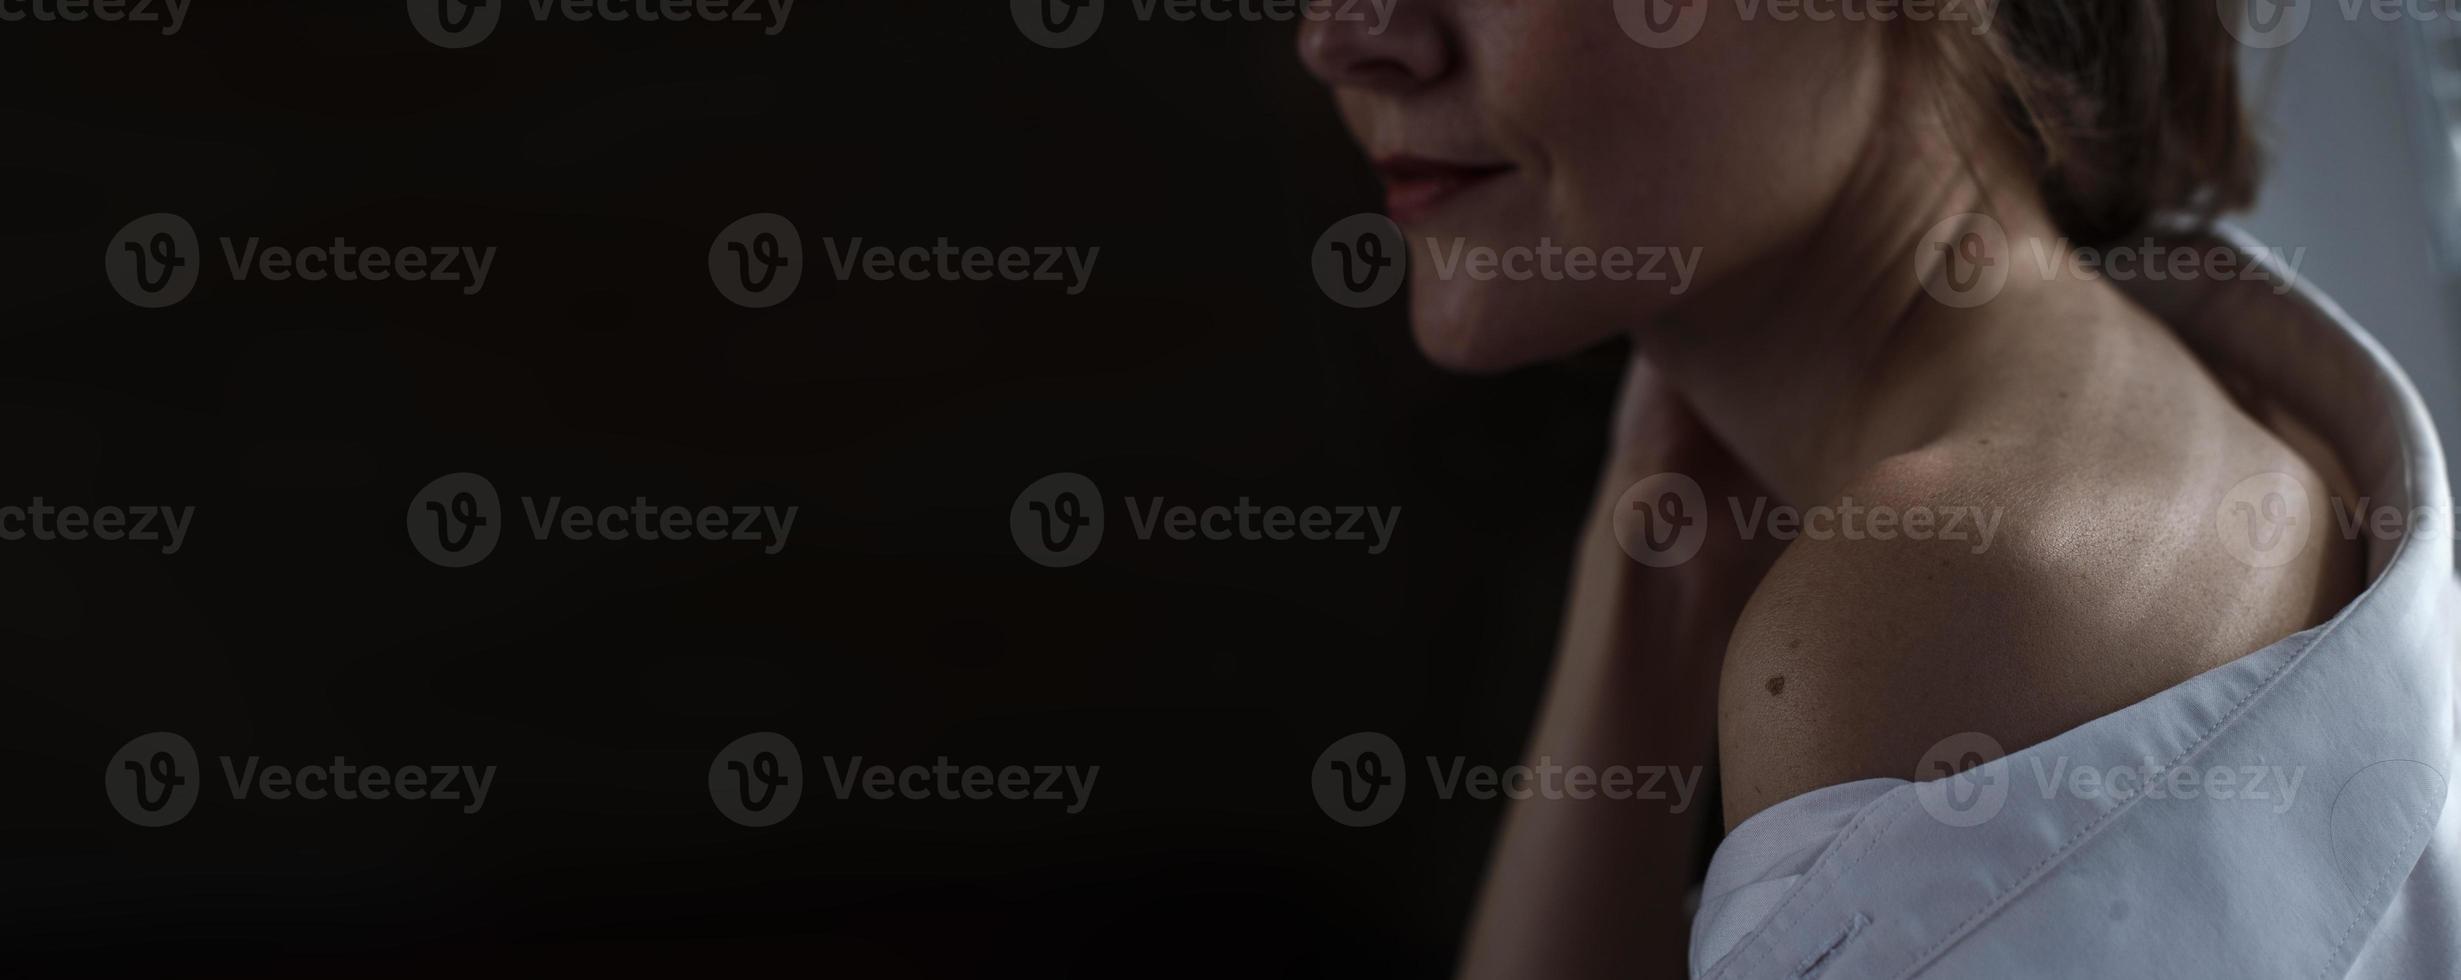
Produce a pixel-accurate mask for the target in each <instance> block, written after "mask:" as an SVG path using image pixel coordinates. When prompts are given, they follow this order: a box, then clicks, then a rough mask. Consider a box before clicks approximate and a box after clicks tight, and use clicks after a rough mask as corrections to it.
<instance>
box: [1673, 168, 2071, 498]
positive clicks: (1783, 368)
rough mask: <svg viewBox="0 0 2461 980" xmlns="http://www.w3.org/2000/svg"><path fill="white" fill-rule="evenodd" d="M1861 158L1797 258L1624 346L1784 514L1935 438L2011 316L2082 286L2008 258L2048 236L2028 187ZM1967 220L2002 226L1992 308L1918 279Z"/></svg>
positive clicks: (1772, 263)
mask: <svg viewBox="0 0 2461 980" xmlns="http://www.w3.org/2000/svg"><path fill="white" fill-rule="evenodd" d="M1866 158H1867V159H1868V160H1870V161H1872V162H1871V163H1868V164H1866V165H1865V166H1864V167H1862V168H1860V169H1859V170H1858V171H1857V172H1856V173H1855V174H1854V175H1853V176H1852V177H1851V178H1850V179H1849V181H1848V182H1847V185H1846V189H1845V191H1844V192H1843V193H1842V194H1841V195H1840V196H1839V199H1838V204H1837V205H1836V206H1834V207H1833V208H1832V209H1831V210H1830V212H1829V214H1828V215H1827V216H1826V217H1825V218H1824V219H1823V220H1822V221H1821V222H1820V223H1819V224H1818V225H1817V226H1816V227H1815V228H1814V230H1813V231H1812V232H1811V233H1810V234H1809V235H1807V236H1804V237H1803V238H1802V239H1801V241H1800V244H1799V245H1798V246H1797V247H1795V248H1792V249H1788V250H1785V251H1784V252H1783V253H1782V254H1780V255H1778V256H1776V257H1774V258H1772V259H1770V260H1769V261H1766V262H1764V263H1762V265H1761V267H1758V268H1752V269H1746V270H1743V271H1742V272H1741V273H1740V274H1738V275H1733V276H1730V277H1727V280H1726V282H1725V283H1723V284H1722V285H1720V286H1719V287H1717V288H1715V289H1712V290H1709V291H1705V292H1704V293H1702V294H1701V295H1699V296H1697V297H1695V298H1694V300H1693V301H1691V302H1689V303H1687V304H1686V305H1685V306H1684V307H1683V308H1682V309H1681V310H1679V311H1677V312H1675V313H1673V314H1671V315H1670V316H1669V317H1667V318H1665V319H1664V320H1662V321H1660V322H1656V323H1652V324H1650V325H1649V326H1648V328H1646V329H1645V330H1642V331H1640V332H1639V333H1638V334H1636V337H1635V343H1634V356H1636V357H1640V358H1644V359H1646V360H1647V361H1649V362H1650V365H1651V366H1652V367H1654V368H1656V369H1657V372H1658V373H1659V374H1660V375H1662V376H1663V377H1666V378H1667V379H1669V381H1670V382H1671V383H1672V384H1673V386H1674V387H1675V389H1676V390H1677V391H1678V392H1680V393H1681V394H1682V395H1683V397H1684V399H1685V401H1686V402H1687V403H1689V405H1690V406H1691V408H1692V410H1693V412H1694V413H1695V414H1696V415H1698V416H1699V417H1700V419H1701V421H1702V423H1703V424H1704V425H1705V426H1706V427H1707V428H1708V429H1709V431H1710V432H1711V433H1712V434H1714V435H1716V436H1717V437H1718V438H1719V440H1720V441H1722V442H1724V443H1725V444H1726V446H1727V448H1728V449H1729V450H1730V451H1731V452H1732V453H1733V454H1734V455H1735V457H1736V458H1737V459H1738V460H1740V461H1741V462H1742V463H1743V464H1744V465H1745V466H1746V467H1747V468H1748V469H1750V471H1751V472H1752V473H1753V474H1754V475H1755V476H1757V477H1759V478H1760V480H1761V481H1762V483H1763V484H1764V485H1766V486H1768V487H1769V488H1770V489H1771V490H1772V491H1775V492H1776V493H1777V494H1778V495H1779V496H1780V497H1781V498H1783V499H1785V500H1786V501H1789V502H1792V503H1797V504H1808V503H1812V502H1816V501H1820V500H1825V499H1830V498H1832V497H1834V496H1836V495H1837V493H1838V491H1839V489H1840V488H1841V487H1843V486H1844V485H1845V484H1846V482H1847V481H1848V480H1850V479H1852V478H1853V477H1854V475H1855V474H1857V473H1860V472H1863V471H1864V470H1865V469H1866V468H1868V467H1869V466H1870V465H1871V464H1873V463H1874V462H1877V461H1878V460H1880V459H1882V458H1885V457H1887V456H1890V455H1893V454H1895V453H1898V452H1903V451H1905V450H1907V449H1911V448H1913V447H1915V446H1917V445H1920V444H1921V443H1922V441H1923V440H1924V439H1926V438H1929V437H1931V436H1934V435H1936V434H1937V433H1938V432H1939V431H1940V430H1941V428H1942V427H1943V426H1945V425H1946V424H1947V419H1948V416H1949V414H1950V413H1951V412H1952V411H1953V410H1954V409H1955V408H1956V407H1957V406H1958V405H1960V404H1961V403H1963V402H1964V401H1966V399H1967V397H1968V396H1969V395H1970V394H1972V393H1974V392H1975V390H1976V387H1975V386H1976V385H1977V384H1978V382H1980V380H1981V379H1982V378H1983V372H1982V371H1981V370H1979V368H1981V367H1982V366H1986V365H1987V364H1988V363H1989V362H1988V361H1985V360H1982V358H1983V357H1984V356H1985V355H1986V354H1987V353H1988V352H1990V351H1992V350H1994V349H1995V348H2000V349H2003V350H2004V347H2002V345H2003V344H2004V343H2005V341H2006V340H2008V339H2009V334H2008V333H2007V330H2008V329H2011V328H2012V327H2013V326H2014V325H2015V323H2016V318H2012V317H2010V316H2007V315H2006V314H2007V313H2008V312H2010V311H2016V310H2027V309H2040V308H2041V304H2042V303H2044V302H2053V301H2058V302H2064V301H2066V300H2068V299H2071V298H2076V297H2075V296H2074V295H2073V294H2074V292H2075V291H2076V289H2077V287H2085V286H2087V284H2085V283H2081V282H2077V281H2074V280H2065V279H2063V280H2050V281H2046V280H2044V279H2043V278H2042V277H2040V276H2038V275H2032V274H2030V270H2031V269H2033V266H2032V265H2031V264H2030V263H2025V262H2021V261H2020V259H2019V256H2020V253H2022V254H2025V255H2030V254H2032V252H2031V246H2030V245H2029V244H2022V243H2029V242H2032V241H2037V240H2038V241H2041V242H2049V241H2052V240H2054V239H2055V238H2056V237H2057V232H2056V230H2055V229H2054V228H2053V226H2052V223H2051V222H2050V220H2049V218H2048V216H2047V214H2045V213H2044V211H2043V209H2042V207H2041V206H2040V204H2039V202H2038V200H2037V199H2036V197H2035V196H2034V195H2033V194H2032V192H2031V191H2030V190H2026V191H2011V190H2008V189H2006V188H2007V184H2006V183H2005V182H1994V181H1993V179H1992V178H1991V177H1990V175H1989V171H1985V170H1983V169H1982V168H1981V167H1979V166H1977V167H1971V168H1970V167H1968V166H1967V165H1966V164H1965V163H1964V162H1963V161H1961V160H1960V159H1959V158H1958V157H1957V155H1956V154H1955V153H1954V152H1953V151H1947V150H1945V149H1938V150H1934V151H1932V152H1928V153H1914V154H1910V155H1893V156H1892V155H1884V154H1868V155H1867V157H1866ZM1909 158H1911V159H1915V160H1919V161H1922V165H1915V166H1909V165H1908V160H1909ZM2000 172H2009V171H2006V170H2004V169H2002V170H2001V171H2000ZM1975 213H1981V214H1987V215H1989V216H1990V217H1991V219H1992V220H1994V221H1996V222H1998V224H1999V226H2000V228H2002V229H2003V230H2004V233H2005V235H2004V237H2005V242H2006V245H2005V246H2004V247H2003V248H2001V249H2000V251H2001V252H2002V253H2003V254H2001V255H1999V256H1998V262H1999V264H2000V265H2001V266H2003V267H2005V268H2007V269H2008V270H2009V275H2008V277H2007V283H2006V285H2005V286H2004V287H2002V288H2001V289H2000V290H1999V292H1998V293H1997V294H1996V295H1994V297H1993V298H1992V299H1991V301H1990V302H1988V303H1986V304H1984V305H1981V306H1978V307H1974V308H1970V309H1959V308H1955V307H1952V306H1949V305H1947V304H1945V303H1942V302H1940V301H1939V300H1937V299H1935V298H1934V297H1933V296H1932V295H1931V294H1929V293H1928V292H1926V291H1925V288H1924V286H1923V283H1924V281H1925V277H1926V276H1937V275H1939V274H1941V272H1942V269H1941V266H1942V264H1943V262H1945V261H1947V260H1946V259H1945V257H1944V256H1942V255H1940V254H1939V249H1938V248H1937V247H1936V245H1934V244H1932V243H1935V242H1938V241H1941V240H1943V236H1942V234H1941V233H1940V232H1938V231H1936V230H1935V229H1939V228H1940V227H1941V224H1942V223H1943V222H1954V221H1956V220H1957V219H1958V218H1959V216H1961V215H1972V214H1975ZM1961 238H1962V231H1960V232H1959V233H1957V234H1953V235H1949V236H1947V239H1948V240H1952V241H1953V240H1960V239H1961ZM2053 294H2068V295H2053Z"/></svg>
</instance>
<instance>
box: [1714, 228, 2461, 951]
mask: <svg viewBox="0 0 2461 980" xmlns="http://www.w3.org/2000/svg"><path fill="white" fill-rule="evenodd" d="M2219 234H2220V235H2221V236H2222V237H2221V238H2219V239H2207V240H2204V241H2202V242H2201V243H2200V244H2199V247H2202V248H2210V247H2228V248H2233V249H2239V250H2242V251H2244V250H2246V249H2248V248H2250V247H2251V246H2250V245H2249V243H2248V242H2247V241H2246V240H2245V239H2244V237H2243V236H2240V235H2239V234H2238V233H2236V232H2233V231H2228V230H2225V231H2223V232H2221V233H2219ZM2247 260H2248V261H2250V262H2256V261H2260V260H2259V259H2258V258H2257V257H2255V256H2253V255H2250V256H2248V258H2247ZM2266 267H2267V268H2269V269H2270V270H2271V271H2272V274H2273V276H2274V277H2275V278H2272V279H2248V278H2239V279H2230V280H2221V281H2214V280H2204V281H2195V282H2177V281H2172V282H2166V283H2153V282H2144V281H2139V282H2135V283H2132V284H2123V285H2127V286H2128V287H2129V288H2130V291H2131V293H2132V294H2133V295H2135V296H2136V297H2137V299H2138V300H2139V301H2140V302H2142V303H2144V304H2145V306H2146V307H2147V308H2148V309H2150V310H2152V311H2153V312H2155V313H2156V314H2157V315H2160V316H2162V318H2163V319H2164V320H2165V321H2166V322H2169V323H2170V324H2172V326H2173V327H2174V329H2176V330H2177V331H2178V333H2179V335H2180V337H2181V338H2182V339H2183V340H2185V341H2186V342H2187V343H2188V345H2189V346H2190V347H2191V348H2194V349H2195V350H2196V352H2197V354H2198V355H2199V356H2200V357H2203V358H2204V359H2205V360H2206V361H2207V362H2208V363H2215V364H2226V365H2228V366H2229V367H2230V368H2231V369H2232V370H2233V371H2235V372H2238V373H2241V374H2244V375H2246V376H2248V377H2251V378H2253V379H2255V380H2256V381H2258V382H2259V384H2260V385H2261V386H2262V388H2263V390H2264V391H2265V392H2266V393H2267V394H2268V395H2269V396H2271V397H2275V398H2278V399H2279V400H2281V401H2282V402H2283V403H2284V404H2285V405H2286V406H2287V407H2289V408H2290V409H2291V410H2292V411H2293V412H2295V413H2296V414H2297V415H2298V416H2299V417H2300V418H2301V419H2303V420H2304V421H2306V422H2308V423H2309V424H2311V425H2312V426H2313V427H2314V428H2315V430H2316V431H2317V432H2318V433H2319V434H2320V435H2322V436H2323V438H2325V439H2326V440H2327V441H2328V442H2330V443H2331V445H2332V446H2333V447H2334V449H2335V451H2336V452H2338V453H2339V454H2340V458H2341V460H2342V462H2343V463H2345V464H2346V465H2347V466H2348V468H2349V473H2350V476H2351V478H2352V480H2353V481H2355V482H2356V484H2357V486H2358V493H2359V496H2360V497H2361V498H2364V500H2365V504H2364V507H2365V508H2366V509H2365V510H2364V511H2363V512H2360V514H2361V516H2368V517H2372V516H2373V515H2375V514H2377V513H2378V512H2379V511H2380V510H2381V509H2382V508H2388V507H2389V508H2392V511H2391V513H2393V514H2395V515H2399V516H2400V517H2401V518H2402V520H2401V521H2400V522H2399V523H2398V526H2397V527H2396V526H2395V525H2392V524H2386V525H2380V526H2381V527H2386V528H2391V530H2389V531H2387V532H2386V533H2381V534H2379V533H2376V531H2374V530H2373V529H2372V528H2370V527H2359V528H2357V529H2356V530H2355V531H2353V530H2350V529H2348V528H2346V527H2345V526H2343V524H2342V522H2343V521H2344V520H2350V519H2353V518H2349V517H2345V516H2344V515H2345V514H2346V513H2348V512H2349V511H2350V509H2351V507H2352V506H2354V505H2355V504H2356V502H2355V501H2344V502H2342V504H2341V506H2340V507H2339V508H2338V509H2336V511H2335V514H2336V521H2335V526H2330V527H2322V528H2304V529H2303V530H2296V531H2293V532H2292V533H2305V534H2345V533H2355V534H2356V535H2357V537H2358V539H2359V540H2360V541H2361V542H2362V543H2363V544H2364V545H2365V546H2366V549H2367V553H2368V569H2369V576H2370V577H2369V581H2368V584H2367V586H2366V588H2365V590H2364V591H2363V592H2361V593H2360V595H2359V596H2358V597H2357V598H2356V599H2354V600H2352V601H2351V603H2350V604H2349V605H2348V606H2347V607H2345V608H2343V609H2342V610H2341V611H2340V612H2339V613H2337V614H2336V615H2335V616H2334V617H2333V618H2332V619H2331V620H2330V621H2328V622H2326V623H2324V624H2323V625H2320V626H2317V627H2315V628H2313V629H2309V630H2306V631H2303V632H2300V633H2298V634H2296V635H2293V636H2290V637H2288V638H2285V639H2283V640H2281V641H2280V642H2277V643H2274V644H2272V645H2271V646H2268V647H2265V648H2264V649H2262V650H2258V651H2256V652H2255V653H2251V654H2248V655H2247V656H2245V657H2242V658H2240V659H2238V660H2235V661H2232V662H2231V663H2228V664H2225V665H2223V666H2221V667H2218V668H2215V669H2213V670H2211V671H2208V672H2206V673H2204V674H2202V675H2200V676H2198V677H2195V678H2193V679H2191V680H2189V681H2187V682H2185V683H2182V684H2180V685H2178V686H2176V687H2173V688H2170V689H2169V690H2166V691H2163V692H2161V693H2159V694H2156V695H2154V696H2153V697H2150V698H2147V699H2146V700H2144V701H2142V702H2139V703H2137V704H2135V705H2132V706H2130V707H2128V708H2126V709H2123V710H2121V711H2118V712H2115V713H2113V714H2110V715H2107V716H2104V717H2102V718H2098V719H2095V720H2093V721H2091V722H2088V723H2086V724H2084V725H2082V726H2080V727H2078V728H2075V729H2073V730H2071V731H2068V732H2066V733H2064V734H2061V735H2059V736H2057V737H2055V738H2053V739H2051V740H2049V741H2047V742H2044V743H2042V744H2040V745H2034V746H2030V747H2027V748H2025V749H2024V750H2022V751H2019V752H2015V753H2012V754H2010V755H2008V756H2006V757H2004V758H2001V759H1999V760H1998V761H1995V762H1992V763H1989V764H1987V765H1983V766H1979V767H1976V768H1973V769H1971V770H1969V771H1967V772H1965V773H1963V774H1960V775H1957V776H1953V777H1950V778H1945V779H1933V780H1931V781H1927V782H1921V783H1916V782H1909V781H1907V780H1901V779H1870V780H1863V781H1859V782H1853V783H1847V784H1844V785H1840V786H1832V787H1828V788H1826V789H1821V790H1817V791H1814V792H1811V793H1806V794H1804V795H1802V796H1798V797H1795V798H1793V799H1790V800H1787V801H1785V802H1783V803H1780V804H1778V805H1776V806H1774V807H1771V808H1769V809H1768V810H1766V811H1764V812H1762V813H1760V814H1758V815H1755V816H1753V817H1752V818H1751V819H1750V820H1747V821H1745V822H1744V823H1743V825H1742V826H1739V827H1737V828H1735V830H1734V832H1733V833H1732V834H1730V835H1728V836H1727V838H1726V840H1725V842H1724V843H1723V844H1721V845H1720V846H1719V848H1718V851H1717V854H1716V856H1715V857H1714V858H1713V859H1712V861H1711V863H1710V868H1709V876H1708V880H1707V882H1706V883H1705V884H1704V885H1703V887H1702V890H1701V894H1702V902H1701V909H1700V912H1699V914H1698V916H1697V917H1696V918H1695V919H1694V922H1693V931H1692V964H1693V965H1692V973H1693V975H1694V976H1695V977H1710V978H1744V977H1753V978H1758V977H1774V978H1788V980H1793V978H1812V977H1818V978H1820V980H1845V978H1860V977H1910V976H1925V977H1995V978H1996V977H2030V976H2078V977H2165V978H2167V977H2302V978H2305V977H2319V978H2334V977H2386V978H2392V977H2399V978H2444V977H2461V806H2453V805H2448V801H2449V799H2450V794H2451V792H2452V783H2451V781H2450V780H2448V779H2447V778H2446V776H2447V774H2448V773H2450V772H2451V771H2452V769H2451V760H2452V758H2453V751H2454V739H2455V731H2456V703H2455V700H2454V688H2453V663H2454V654H2455V650H2456V645H2455V639H2454V638H2455V635H2456V634H2455V627H2456V625H2461V588H2457V587H2456V585H2455V580H2454V568H2453V548H2452V538H2453V533H2452V528H2453V523H2452V520H2451V516H2452V512H2451V494H2450V491H2449V489H2448V488H2447V487H2446V485H2445V479H2444V456H2443V451H2442V449H2441V448H2440V447H2439V446H2438V444H2437V442H2436V437H2435V429H2434V425H2433V423H2432V422H2431V421H2430V420H2429V418H2428V416H2427V413H2426V410H2425V408H2424V406H2422V405H2421V404H2420V402H2419V399H2418V395H2417V393H2416V392H2414V391H2413V390H2411V387H2410V384H2409V381H2408V380H2407V379H2406V378H2404V377H2403V376H2402V374H2401V372H2400V369H2399V368H2397V367H2395V366H2394V364H2393V362H2392V360H2391V359H2390V358H2389V357H2388V356H2386V354H2385V353H2384V351H2383V349H2382V348H2380V347H2378V346H2377V345H2376V343H2375V341H2374V340H2373V339H2372V338H2370V337H2368V336H2367V334H2366V333H2364V332H2363V331H2361V330H2359V329H2358V328H2357V327H2356V326H2355V325H2352V324H2351V323H2350V322H2349V321H2348V319H2347V318H2346V317H2345V316H2343V314H2342V313H2341V311H2340V310H2339V309H2338V308H2336V307H2334V306H2333V305H2332V303H2331V302H2330V301H2329V300H2326V299H2324V298H2323V297H2321V296H2318V295H2316V294H2314V293H2312V292H2310V291H2307V290H2305V289H2289V290H2288V291H2287V292H2284V291H2283V290H2284V289H2285V283H2286V281H2287V280H2286V279H2284V278H2282V277H2283V275H2284V274H2283V273H2282V272H2281V271H2280V270H2279V268H2278V267H2277V266H2269V265H2268V266H2266ZM2234 496H2238V494H2235V493H2234ZM2229 506H2232V505H2231V504H2227V503H2226V504H2225V508H2228V507H2229ZM2225 516H2226V515H2216V519H2217V520H2222V519H2225ZM2223 528H2224V532H2225V533H2233V532H2234V530H2236V531H2245V530H2246V529H2247V528H2246V526H2240V527H2237V528H2235V529H2234V527H2233V526H2232V525H2230V524H2227V523H2225V524H2224V525H2223ZM2260 544H2262V545H2266V546H2279V545H2280V542H2278V541H2270V540H2268V541H2264V542H2260ZM1972 737H1973V738H1980V736H1972ZM1952 741H1953V740H1952ZM1949 749H1950V754H1956V753H1957V752H1959V751H1962V749H1961V747H1958V746H1954V745H1951V746H1949ZM1986 754H1987V753H1986ZM2149 773H2150V774H2151V778H2148V774H2149ZM2149 787H2150V788H2149Z"/></svg>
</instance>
